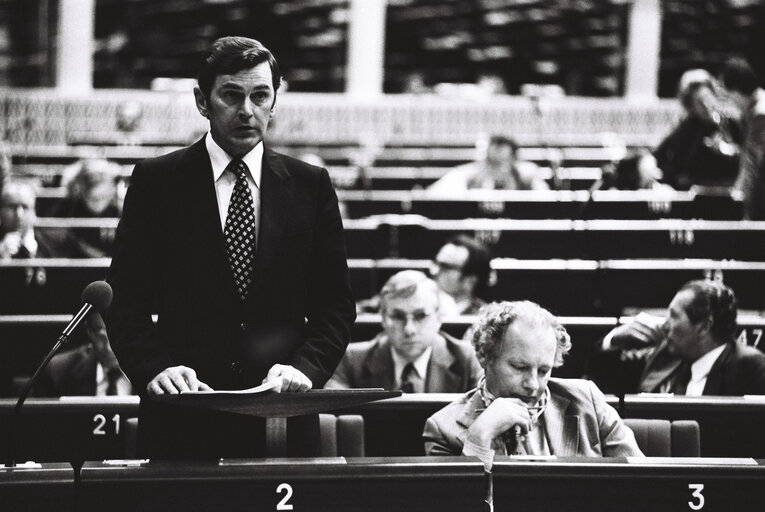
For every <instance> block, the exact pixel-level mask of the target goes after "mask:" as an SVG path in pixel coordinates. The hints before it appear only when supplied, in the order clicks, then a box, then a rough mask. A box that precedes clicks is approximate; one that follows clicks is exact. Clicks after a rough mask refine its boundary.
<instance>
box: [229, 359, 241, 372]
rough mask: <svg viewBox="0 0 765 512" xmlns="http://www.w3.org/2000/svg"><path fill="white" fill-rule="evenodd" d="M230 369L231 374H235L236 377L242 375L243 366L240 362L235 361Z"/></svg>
mask: <svg viewBox="0 0 765 512" xmlns="http://www.w3.org/2000/svg"><path fill="white" fill-rule="evenodd" d="M230 368H231V372H232V373H235V374H236V375H239V374H241V373H242V365H241V364H239V361H234V362H233V363H231V366H230Z"/></svg>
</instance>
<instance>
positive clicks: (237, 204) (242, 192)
mask: <svg viewBox="0 0 765 512" xmlns="http://www.w3.org/2000/svg"><path fill="white" fill-rule="evenodd" d="M226 170H228V171H231V172H232V173H234V174H235V175H236V184H235V185H234V191H233V192H232V193H231V202H230V203H229V205H228V213H227V215H226V227H225V230H224V235H225V238H226V253H227V254H228V260H229V263H230V264H231V271H232V272H233V274H234V283H235V284H236V291H237V293H238V294H239V298H241V299H242V300H244V299H245V298H246V297H247V290H248V288H249V286H250V282H251V281H252V272H253V263H254V261H255V229H256V226H255V206H254V202H253V200H252V193H251V192H250V186H249V185H248V184H247V164H245V163H244V162H242V161H241V160H232V161H231V162H230V163H229V164H228V166H227V167H226Z"/></svg>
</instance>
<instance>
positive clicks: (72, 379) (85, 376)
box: [33, 345, 98, 397]
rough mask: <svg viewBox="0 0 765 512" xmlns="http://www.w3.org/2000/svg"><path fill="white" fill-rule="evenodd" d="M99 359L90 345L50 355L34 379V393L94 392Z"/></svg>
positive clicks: (93, 394) (85, 393)
mask: <svg viewBox="0 0 765 512" xmlns="http://www.w3.org/2000/svg"><path fill="white" fill-rule="evenodd" d="M97 366H98V359H97V358H96V352H95V350H94V349H93V347H91V346H90V345H83V346H80V347H77V348H75V349H72V350H67V351H65V352H59V353H58V354H56V355H55V356H53V357H52V358H51V360H50V362H49V363H48V366H46V367H45V370H43V372H42V373H41V374H40V378H39V379H38V381H37V382H36V383H35V387H34V390H33V395H34V396H41V397H43V396H45V397H58V396H96V384H97V383H96V375H97V373H96V372H97V371H96V367H97Z"/></svg>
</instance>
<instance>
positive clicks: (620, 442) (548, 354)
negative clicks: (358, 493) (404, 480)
mask: <svg viewBox="0 0 765 512" xmlns="http://www.w3.org/2000/svg"><path fill="white" fill-rule="evenodd" d="M473 346H474V347H475V350H476V353H477V354H478V359H479V361H480V362H481V366H483V368H484V370H485V372H486V377H485V378H484V379H481V381H480V383H479V384H478V387H476V388H475V389H472V390H470V391H469V392H468V393H466V394H465V395H463V396H462V397H460V398H459V399H457V400H455V401H454V402H452V403H451V404H449V405H447V406H446V407H444V408H443V409H441V410H440V411H438V412H437V413H435V414H434V415H433V416H431V417H430V418H428V420H427V422H426V423H425V430H424V432H423V438H424V440H425V453H426V454H428V455H461V454H462V455H471V456H476V457H478V458H480V459H481V460H482V461H483V462H484V465H485V466H486V468H487V469H490V468H491V466H492V464H493V461H494V455H495V454H496V455H508V454H509V455H523V454H528V455H556V456H559V457H560V456H564V457H565V456H587V457H598V456H602V457H626V456H639V455H642V453H641V451H640V449H639V448H638V445H637V443H636V441H635V436H634V435H633V433H632V431H631V430H630V429H629V428H628V427H627V426H626V425H625V424H624V422H622V420H621V418H620V417H619V414H618V413H617V412H616V410H614V408H613V407H611V406H610V405H608V403H606V400H605V397H604V396H603V393H601V392H600V390H599V389H598V388H597V387H596V386H595V385H594V384H593V383H592V382H589V381H586V380H580V379H557V378H556V379H551V378H550V373H551V372H552V369H553V368H555V367H557V366H560V365H561V364H563V357H564V356H565V355H566V354H567V353H568V351H569V350H570V349H571V339H570V337H569V335H568V333H567V332H566V329H565V328H564V327H563V326H562V325H561V324H560V323H559V322H558V320H557V319H556V318H555V317H554V316H553V315H552V314H551V313H550V312H549V311H547V310H545V309H543V308H541V307H539V306H538V305H537V304H534V303H532V302H528V301H522V302H502V303H494V304H491V305H489V306H486V307H485V308H484V309H483V310H481V317H480V319H479V321H478V324H477V325H476V329H475V333H474V334H473Z"/></svg>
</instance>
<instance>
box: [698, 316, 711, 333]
mask: <svg viewBox="0 0 765 512" xmlns="http://www.w3.org/2000/svg"><path fill="white" fill-rule="evenodd" d="M714 323H715V322H714V320H713V319H712V317H708V318H706V319H705V320H702V321H701V322H699V323H698V324H696V329H697V330H698V332H699V334H702V333H706V334H709V333H711V332H712V327H713V326H714Z"/></svg>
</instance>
